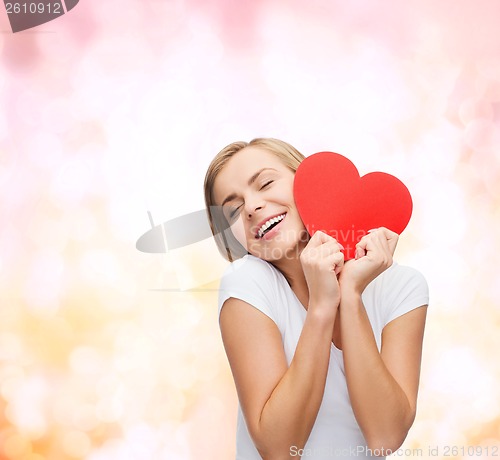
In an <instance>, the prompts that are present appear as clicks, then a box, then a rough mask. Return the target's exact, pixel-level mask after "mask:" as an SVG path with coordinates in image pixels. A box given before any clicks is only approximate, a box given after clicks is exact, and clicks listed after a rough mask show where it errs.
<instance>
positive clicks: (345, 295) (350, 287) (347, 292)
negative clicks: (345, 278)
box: [341, 283, 364, 304]
mask: <svg viewBox="0 0 500 460" xmlns="http://www.w3.org/2000/svg"><path fill="white" fill-rule="evenodd" d="M363 291H364V289H362V288H361V287H359V286H356V285H355V284H351V283H347V284H345V285H344V286H342V288H341V304H345V303H353V302H360V301H361V294H363Z"/></svg>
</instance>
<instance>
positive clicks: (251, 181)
mask: <svg viewBox="0 0 500 460" xmlns="http://www.w3.org/2000/svg"><path fill="white" fill-rule="evenodd" d="M267 169H271V170H273V171H276V169H274V168H262V169H259V170H258V171H257V172H256V173H255V174H254V175H253V176H252V177H250V179H248V185H252V184H253V183H254V182H255V180H256V179H257V177H259V174H260V173H262V172H264V171H266V170H267ZM235 198H236V193H231V194H230V195H228V196H227V197H226V198H225V199H224V201H223V202H222V204H221V206H224V205H225V204H226V203H227V202H228V201H231V200H234V199H235Z"/></svg>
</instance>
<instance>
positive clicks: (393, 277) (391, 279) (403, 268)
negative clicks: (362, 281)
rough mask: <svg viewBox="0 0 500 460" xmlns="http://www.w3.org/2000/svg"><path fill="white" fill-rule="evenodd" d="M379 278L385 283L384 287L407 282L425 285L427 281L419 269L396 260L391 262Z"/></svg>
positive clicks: (396, 285)
mask: <svg viewBox="0 0 500 460" xmlns="http://www.w3.org/2000/svg"><path fill="white" fill-rule="evenodd" d="M380 278H381V282H382V283H383V284H384V285H386V287H392V288H398V287H403V286H405V285H407V284H411V285H413V286H417V285H420V286H425V287H427V281H426V279H425V277H424V275H423V274H422V273H421V272H420V271H419V270H417V269H416V268H413V267H409V266H407V265H400V264H399V263H398V262H393V264H392V265H391V266H390V267H389V268H388V269H387V270H386V271H385V272H384V273H382V275H380Z"/></svg>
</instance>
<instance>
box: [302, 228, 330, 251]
mask: <svg viewBox="0 0 500 460" xmlns="http://www.w3.org/2000/svg"><path fill="white" fill-rule="evenodd" d="M331 240H335V238H332V237H331V236H330V235H327V234H326V233H325V232H323V231H321V230H318V231H317V232H315V233H314V235H313V236H312V237H311V239H310V240H309V243H308V244H309V245H310V246H311V247H317V246H320V245H322V244H324V243H327V242H329V241H331Z"/></svg>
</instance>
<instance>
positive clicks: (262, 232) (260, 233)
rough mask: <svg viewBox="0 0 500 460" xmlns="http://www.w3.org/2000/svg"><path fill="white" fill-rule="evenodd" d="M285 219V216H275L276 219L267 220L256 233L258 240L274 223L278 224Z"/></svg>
mask: <svg viewBox="0 0 500 460" xmlns="http://www.w3.org/2000/svg"><path fill="white" fill-rule="evenodd" d="M284 217H285V214H281V216H276V217H273V218H272V219H269V220H268V221H267V222H266V223H265V224H263V225H262V227H260V229H259V231H258V232H257V235H258V237H259V238H262V235H263V234H264V232H265V231H266V230H267V229H268V228H269V227H270V226H271V225H272V224H274V223H276V222H279V221H281V220H283V219H284Z"/></svg>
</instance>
